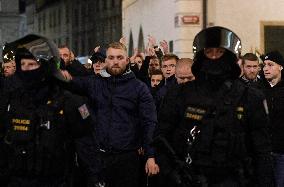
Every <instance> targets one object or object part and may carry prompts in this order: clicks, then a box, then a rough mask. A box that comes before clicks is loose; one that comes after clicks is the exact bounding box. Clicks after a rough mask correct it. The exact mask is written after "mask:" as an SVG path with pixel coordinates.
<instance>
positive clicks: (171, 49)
mask: <svg viewBox="0 0 284 187" xmlns="http://www.w3.org/2000/svg"><path fill="white" fill-rule="evenodd" d="M169 52H170V53H173V52H174V42H173V40H171V41H169Z"/></svg>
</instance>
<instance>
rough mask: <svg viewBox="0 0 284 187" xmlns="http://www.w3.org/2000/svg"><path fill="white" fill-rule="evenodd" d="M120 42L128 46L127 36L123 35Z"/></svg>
mask: <svg viewBox="0 0 284 187" xmlns="http://www.w3.org/2000/svg"><path fill="white" fill-rule="evenodd" d="M119 42H120V43H122V44H123V45H125V46H126V38H125V36H122V37H121V38H120V39H119Z"/></svg>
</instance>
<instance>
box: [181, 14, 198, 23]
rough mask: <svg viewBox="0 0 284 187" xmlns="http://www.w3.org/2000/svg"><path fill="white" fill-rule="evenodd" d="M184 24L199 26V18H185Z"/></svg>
mask: <svg viewBox="0 0 284 187" xmlns="http://www.w3.org/2000/svg"><path fill="white" fill-rule="evenodd" d="M182 23H183V24H199V16H183V17H182Z"/></svg>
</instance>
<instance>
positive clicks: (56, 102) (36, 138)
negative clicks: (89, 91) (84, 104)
mask: <svg viewBox="0 0 284 187" xmlns="http://www.w3.org/2000/svg"><path fill="white" fill-rule="evenodd" d="M35 41H37V42H35ZM13 44H14V45H15V47H17V46H19V45H20V46H26V47H27V48H18V49H17V53H16V54H17V55H16V66H17V71H16V74H15V76H13V77H11V79H8V80H7V81H5V92H4V93H3V98H5V99H4V101H5V103H4V104H1V110H0V111H1V112H3V111H4V113H1V117H2V116H3V118H4V122H3V123H2V124H1V126H2V127H4V131H3V133H2V134H1V135H2V136H1V137H0V149H1V157H0V180H1V186H23V187H25V186H32V187H38V186H54V187H56V186H73V184H72V182H73V181H72V180H73V179H72V171H73V167H74V148H73V145H72V141H71V139H72V138H74V136H77V134H73V133H72V132H78V130H75V129H74V124H76V123H78V122H81V121H80V119H79V118H78V116H76V115H73V114H74V113H71V114H72V115H69V114H70V113H69V114H68V113H67V114H66V112H70V111H71V112H74V111H76V110H77V108H74V110H72V108H70V107H72V106H73V105H70V103H72V102H73V101H74V100H72V97H66V94H65V92H64V91H63V90H61V89H60V88H59V87H58V86H57V85H56V84H55V82H54V81H55V80H54V79H53V78H50V77H49V76H48V75H49V73H51V70H50V69H49V68H48V65H47V63H48V62H49V61H50V60H51V59H50V58H51V57H54V58H55V57H58V56H59V55H58V51H56V50H55V49H57V48H56V46H55V45H54V44H53V43H52V42H51V41H49V40H48V39H46V38H43V37H40V36H37V35H28V36H26V37H24V38H22V39H20V40H17V41H15V42H14V43H13ZM43 46H44V47H43ZM39 53H40V54H39ZM22 58H27V59H34V60H37V62H38V63H40V67H39V68H37V69H34V70H29V71H22V70H21V65H20V62H21V59H22ZM58 62H59V61H58ZM3 106H5V110H3ZM77 112H78V111H77ZM87 117H89V116H88V114H87V111H86V110H85V113H84V118H85V119H86V118H87ZM69 118H71V120H70V119H69ZM70 121H72V123H68V122H70ZM75 127H78V126H75Z"/></svg>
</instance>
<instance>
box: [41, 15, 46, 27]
mask: <svg viewBox="0 0 284 187" xmlns="http://www.w3.org/2000/svg"><path fill="white" fill-rule="evenodd" d="M45 23H46V21H45V12H43V14H42V30H43V32H45Z"/></svg>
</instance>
